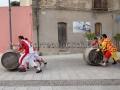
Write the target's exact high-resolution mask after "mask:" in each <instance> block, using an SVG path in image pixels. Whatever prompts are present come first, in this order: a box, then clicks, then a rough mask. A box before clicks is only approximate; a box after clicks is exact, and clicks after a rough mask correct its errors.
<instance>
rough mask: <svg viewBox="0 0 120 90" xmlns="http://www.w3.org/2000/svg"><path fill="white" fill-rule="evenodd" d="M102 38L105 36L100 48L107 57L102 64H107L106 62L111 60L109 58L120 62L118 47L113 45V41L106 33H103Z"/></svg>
mask: <svg viewBox="0 0 120 90" xmlns="http://www.w3.org/2000/svg"><path fill="white" fill-rule="evenodd" d="M102 38H103V42H102V45H101V46H100V48H101V50H102V51H103V54H104V57H105V60H104V63H103V64H102V65H103V66H106V63H107V61H108V60H109V58H113V60H115V61H117V62H119V63H120V60H119V59H118V56H117V48H116V47H115V46H114V45H113V43H112V41H111V40H110V39H109V38H107V35H106V34H103V35H102ZM115 61H114V63H115Z"/></svg>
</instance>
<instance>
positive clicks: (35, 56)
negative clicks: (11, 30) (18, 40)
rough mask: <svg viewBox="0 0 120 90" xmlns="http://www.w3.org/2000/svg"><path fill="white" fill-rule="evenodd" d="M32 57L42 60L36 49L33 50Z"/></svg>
mask: <svg viewBox="0 0 120 90" xmlns="http://www.w3.org/2000/svg"><path fill="white" fill-rule="evenodd" d="M34 58H35V60H36V59H37V60H40V61H41V60H42V57H41V56H39V55H38V53H37V51H35V53H34Z"/></svg>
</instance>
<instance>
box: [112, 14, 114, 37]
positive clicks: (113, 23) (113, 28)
mask: <svg viewBox="0 0 120 90" xmlns="http://www.w3.org/2000/svg"><path fill="white" fill-rule="evenodd" d="M113 19H114V15H113V12H112V38H113V31H114V22H113Z"/></svg>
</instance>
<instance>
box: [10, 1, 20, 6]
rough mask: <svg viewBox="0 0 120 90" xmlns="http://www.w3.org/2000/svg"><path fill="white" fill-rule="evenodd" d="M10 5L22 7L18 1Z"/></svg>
mask: <svg viewBox="0 0 120 90" xmlns="http://www.w3.org/2000/svg"><path fill="white" fill-rule="evenodd" d="M10 5H11V6H20V2H18V1H12V2H11V3H10Z"/></svg>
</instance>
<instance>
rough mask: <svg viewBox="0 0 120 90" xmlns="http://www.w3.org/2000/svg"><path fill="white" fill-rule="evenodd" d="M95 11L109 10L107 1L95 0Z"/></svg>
mask: <svg viewBox="0 0 120 90" xmlns="http://www.w3.org/2000/svg"><path fill="white" fill-rule="evenodd" d="M93 9H98V10H107V0H93Z"/></svg>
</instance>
